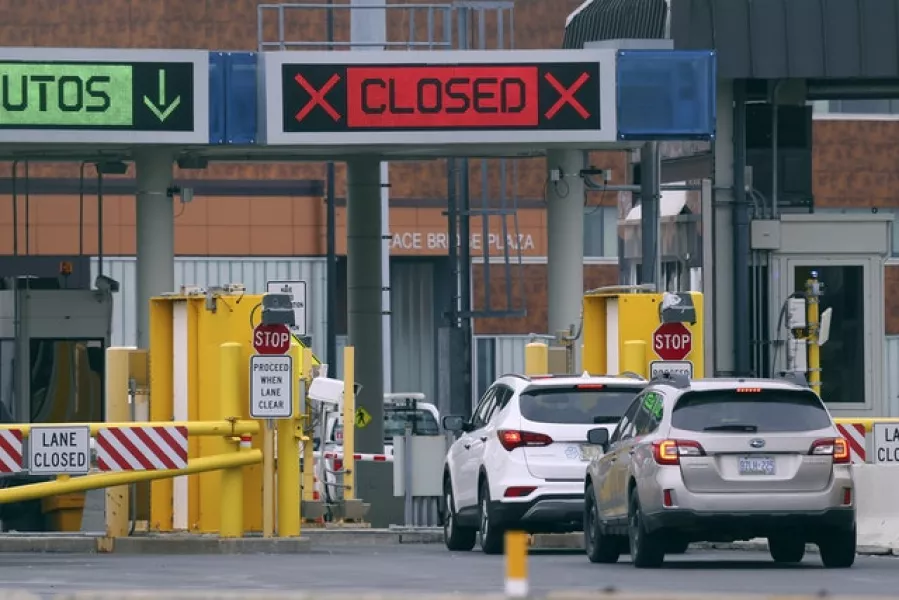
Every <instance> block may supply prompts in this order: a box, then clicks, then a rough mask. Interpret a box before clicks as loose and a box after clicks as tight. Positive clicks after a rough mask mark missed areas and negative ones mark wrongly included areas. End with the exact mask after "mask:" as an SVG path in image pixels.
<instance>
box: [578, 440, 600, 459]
mask: <svg viewBox="0 0 899 600" xmlns="http://www.w3.org/2000/svg"><path fill="white" fill-rule="evenodd" d="M600 456H602V448H601V447H600V446H594V445H593V444H583V445H581V460H583V461H585V462H589V461H591V460H593V459H594V458H599V457H600Z"/></svg>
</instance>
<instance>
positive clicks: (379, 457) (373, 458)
mask: <svg viewBox="0 0 899 600" xmlns="http://www.w3.org/2000/svg"><path fill="white" fill-rule="evenodd" d="M325 458H330V459H335V458H337V459H340V460H343V454H342V453H339V452H325ZM353 460H359V461H363V462H393V457H392V456H390V455H389V454H353Z"/></svg>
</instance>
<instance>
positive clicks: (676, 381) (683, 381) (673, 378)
mask: <svg viewBox="0 0 899 600" xmlns="http://www.w3.org/2000/svg"><path fill="white" fill-rule="evenodd" d="M650 381H651V383H661V384H663V385H670V386H671V387H673V388H677V389H679V390H685V389H688V388H689V387H690V378H689V377H687V376H686V375H684V374H683V373H659V374H658V375H656V376H655V377H653V378H652V379H651V380H650Z"/></svg>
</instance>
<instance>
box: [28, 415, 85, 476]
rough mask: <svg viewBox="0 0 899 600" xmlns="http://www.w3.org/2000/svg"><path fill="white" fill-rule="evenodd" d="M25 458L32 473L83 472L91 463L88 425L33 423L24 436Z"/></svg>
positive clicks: (75, 473)
mask: <svg viewBox="0 0 899 600" xmlns="http://www.w3.org/2000/svg"><path fill="white" fill-rule="evenodd" d="M28 458H29V460H28V470H29V471H30V472H31V473H32V474H34V475H63V474H65V475H86V474H87V473H88V471H90V466H91V431H90V428H89V427H47V426H43V425H35V426H33V427H32V428H31V435H30V436H29V437H28Z"/></svg>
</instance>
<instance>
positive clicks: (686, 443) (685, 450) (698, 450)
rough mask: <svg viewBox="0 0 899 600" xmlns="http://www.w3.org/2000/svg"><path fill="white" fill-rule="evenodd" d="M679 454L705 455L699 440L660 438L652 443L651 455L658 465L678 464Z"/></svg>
mask: <svg viewBox="0 0 899 600" xmlns="http://www.w3.org/2000/svg"><path fill="white" fill-rule="evenodd" d="M681 456H705V450H703V448H702V446H701V445H700V444H699V442H694V441H692V440H660V441H657V442H653V443H652V457H653V458H654V459H655V461H656V462H657V463H659V464H660V465H679V464H680V457H681Z"/></svg>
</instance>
